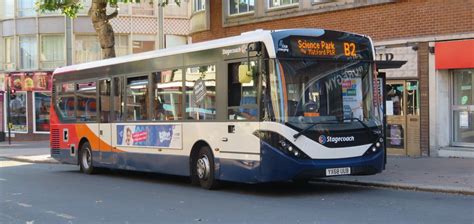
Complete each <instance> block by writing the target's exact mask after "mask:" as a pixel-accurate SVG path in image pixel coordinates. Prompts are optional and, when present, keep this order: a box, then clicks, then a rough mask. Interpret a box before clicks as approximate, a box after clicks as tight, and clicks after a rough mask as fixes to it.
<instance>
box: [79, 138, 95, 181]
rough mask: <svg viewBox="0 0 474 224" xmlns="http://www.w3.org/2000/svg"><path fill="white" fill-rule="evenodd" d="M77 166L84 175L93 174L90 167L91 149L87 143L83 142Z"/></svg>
mask: <svg viewBox="0 0 474 224" xmlns="http://www.w3.org/2000/svg"><path fill="white" fill-rule="evenodd" d="M79 165H80V167H81V171H82V172H83V173H86V174H93V173H94V171H95V170H94V167H93V166H92V149H91V145H90V143H89V142H85V143H84V144H82V146H81V153H79Z"/></svg>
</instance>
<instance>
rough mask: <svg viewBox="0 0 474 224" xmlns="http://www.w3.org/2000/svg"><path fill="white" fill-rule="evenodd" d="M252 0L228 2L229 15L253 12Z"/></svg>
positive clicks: (232, 0)
mask: <svg viewBox="0 0 474 224" xmlns="http://www.w3.org/2000/svg"><path fill="white" fill-rule="evenodd" d="M254 7H255V1H254V0H229V15H236V14H241V13H247V12H253V10H254Z"/></svg>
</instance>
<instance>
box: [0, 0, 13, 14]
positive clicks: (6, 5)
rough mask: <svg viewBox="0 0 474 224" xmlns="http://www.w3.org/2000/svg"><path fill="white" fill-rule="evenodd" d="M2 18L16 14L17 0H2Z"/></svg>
mask: <svg viewBox="0 0 474 224" xmlns="http://www.w3.org/2000/svg"><path fill="white" fill-rule="evenodd" d="M0 9H1V11H0V19H6V18H12V17H14V16H15V0H3V1H0Z"/></svg>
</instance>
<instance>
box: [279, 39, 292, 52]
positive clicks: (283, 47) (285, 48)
mask: <svg viewBox="0 0 474 224" xmlns="http://www.w3.org/2000/svg"><path fill="white" fill-rule="evenodd" d="M278 51H280V52H290V49H289V48H288V45H286V44H285V43H283V40H280V41H278Z"/></svg>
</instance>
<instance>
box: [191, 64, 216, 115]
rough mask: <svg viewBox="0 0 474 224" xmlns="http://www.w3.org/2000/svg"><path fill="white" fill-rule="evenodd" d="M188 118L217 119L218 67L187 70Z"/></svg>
mask: <svg viewBox="0 0 474 224" xmlns="http://www.w3.org/2000/svg"><path fill="white" fill-rule="evenodd" d="M185 88H186V89H185V91H186V106H185V107H186V118H187V119H190V120H214V119H216V66H215V65H203V66H197V67H191V68H187V69H186V87H185Z"/></svg>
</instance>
